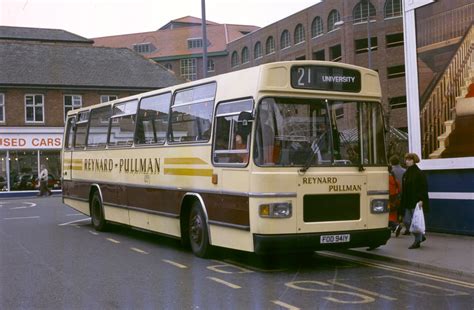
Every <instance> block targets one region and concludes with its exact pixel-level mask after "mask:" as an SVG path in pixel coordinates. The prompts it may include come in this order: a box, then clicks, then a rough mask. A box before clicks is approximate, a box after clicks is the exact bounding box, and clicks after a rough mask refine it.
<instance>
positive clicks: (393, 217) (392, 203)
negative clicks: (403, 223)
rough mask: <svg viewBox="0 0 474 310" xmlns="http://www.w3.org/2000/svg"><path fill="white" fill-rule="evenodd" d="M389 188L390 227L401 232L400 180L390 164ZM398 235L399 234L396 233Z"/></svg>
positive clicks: (393, 230)
mask: <svg viewBox="0 0 474 310" xmlns="http://www.w3.org/2000/svg"><path fill="white" fill-rule="evenodd" d="M388 171H389V175H388V189H389V201H388V202H389V205H388V207H389V210H390V213H389V216H388V227H389V228H390V230H391V231H392V232H394V233H396V232H397V231H398V233H400V230H399V229H401V228H400V224H399V215H398V209H399V208H400V193H401V191H400V187H401V186H400V182H398V180H397V178H396V177H395V174H394V173H393V170H392V166H388ZM396 237H398V235H396Z"/></svg>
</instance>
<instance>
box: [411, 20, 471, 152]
mask: <svg viewBox="0 0 474 310" xmlns="http://www.w3.org/2000/svg"><path fill="white" fill-rule="evenodd" d="M472 42H474V22H473V23H471V26H470V27H469V28H468V30H467V31H466V33H465V34H464V36H463V38H462V40H461V43H460V44H459V47H458V49H457V50H456V53H455V54H454V56H453V57H452V59H451V61H450V62H449V63H448V65H447V66H446V68H445V70H444V71H442V72H443V74H442V75H439V76H438V79H437V81H436V83H435V84H434V87H433V89H432V91H431V94H430V95H429V96H427V97H425V98H426V100H425V101H422V102H421V111H420V127H421V128H420V129H421V132H422V137H421V143H422V155H423V158H428V156H429V154H431V153H432V152H433V151H434V150H436V149H437V148H438V136H440V135H441V134H442V133H443V127H444V122H445V121H448V120H451V119H453V118H454V107H455V104H456V97H458V96H459V95H460V92H461V86H463V82H464V78H465V77H467V74H468V70H469V69H470V66H469V65H468V64H469V63H471V62H472V61H473V60H474V52H473V51H474V44H473V43H472Z"/></svg>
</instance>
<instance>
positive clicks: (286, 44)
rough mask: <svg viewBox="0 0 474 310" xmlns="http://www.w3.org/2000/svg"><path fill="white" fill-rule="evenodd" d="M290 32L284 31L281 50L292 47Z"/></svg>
mask: <svg viewBox="0 0 474 310" xmlns="http://www.w3.org/2000/svg"><path fill="white" fill-rule="evenodd" d="M290 44H291V43H290V32H289V31H288V30H286V29H285V30H283V32H282V33H281V39H280V49H284V48H287V47H290Z"/></svg>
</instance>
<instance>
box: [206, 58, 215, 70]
mask: <svg viewBox="0 0 474 310" xmlns="http://www.w3.org/2000/svg"><path fill="white" fill-rule="evenodd" d="M215 71H216V64H215V62H214V59H208V60H207V72H215Z"/></svg>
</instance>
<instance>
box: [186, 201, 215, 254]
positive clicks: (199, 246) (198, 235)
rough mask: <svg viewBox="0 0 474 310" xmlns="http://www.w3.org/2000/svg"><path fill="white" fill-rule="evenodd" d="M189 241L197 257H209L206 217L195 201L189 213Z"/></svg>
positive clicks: (209, 246)
mask: <svg viewBox="0 0 474 310" xmlns="http://www.w3.org/2000/svg"><path fill="white" fill-rule="evenodd" d="M188 225H189V226H188V232H189V242H190V243H191V249H192V250H193V253H194V254H195V255H196V256H198V257H202V258H205V257H209V255H210V251H211V245H210V244H209V232H208V230H207V224H206V218H205V216H204V212H203V211H202V207H201V204H200V203H199V202H195V203H194V204H193V206H192V207H191V212H190V213H189V224H188Z"/></svg>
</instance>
